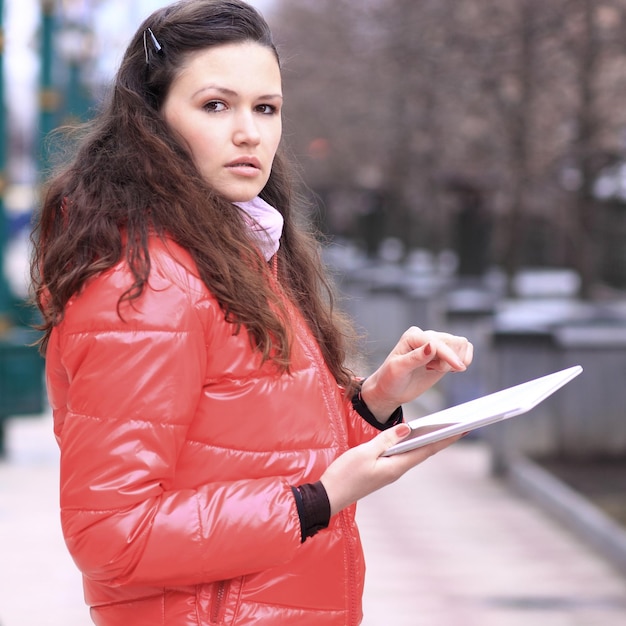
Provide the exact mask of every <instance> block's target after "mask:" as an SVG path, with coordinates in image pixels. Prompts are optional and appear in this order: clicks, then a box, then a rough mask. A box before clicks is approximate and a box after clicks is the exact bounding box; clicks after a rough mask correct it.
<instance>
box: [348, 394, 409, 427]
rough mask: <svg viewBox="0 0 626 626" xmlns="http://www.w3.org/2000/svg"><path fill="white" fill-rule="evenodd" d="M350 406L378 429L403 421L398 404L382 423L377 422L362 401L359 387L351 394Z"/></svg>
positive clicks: (400, 407) (402, 414)
mask: <svg viewBox="0 0 626 626" xmlns="http://www.w3.org/2000/svg"><path fill="white" fill-rule="evenodd" d="M352 407H353V408H354V410H355V411H356V412H357V413H358V414H359V415H360V416H361V417H362V418H363V419H364V420H365V421H366V422H367V423H368V424H371V425H372V426H374V427H375V428H378V430H387V429H388V428H391V427H392V426H396V424H401V423H402V422H403V421H404V413H403V411H402V406H399V407H398V408H397V409H396V410H395V411H394V412H393V413H392V414H391V415H390V416H389V419H388V420H387V421H386V422H385V423H384V424H383V423H381V422H379V421H378V420H377V419H376V416H375V415H374V414H373V413H372V412H371V411H370V410H369V407H368V406H367V404H365V402H364V401H363V398H362V397H361V390H360V389H359V390H358V391H357V392H356V393H355V394H354V395H353V396H352Z"/></svg>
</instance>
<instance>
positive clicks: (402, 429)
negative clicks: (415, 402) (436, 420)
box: [396, 424, 411, 437]
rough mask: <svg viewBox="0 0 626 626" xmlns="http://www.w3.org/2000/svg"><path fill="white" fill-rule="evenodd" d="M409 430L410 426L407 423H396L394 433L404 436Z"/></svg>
mask: <svg viewBox="0 0 626 626" xmlns="http://www.w3.org/2000/svg"><path fill="white" fill-rule="evenodd" d="M410 432H411V427H410V426H409V425H408V424H398V426H397V427H396V434H397V435H398V437H406V436H407V435H408V434H409V433H410Z"/></svg>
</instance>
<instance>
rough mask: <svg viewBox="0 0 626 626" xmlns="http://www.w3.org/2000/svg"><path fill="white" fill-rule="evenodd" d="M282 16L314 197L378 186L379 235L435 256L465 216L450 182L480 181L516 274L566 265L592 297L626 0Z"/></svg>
mask: <svg viewBox="0 0 626 626" xmlns="http://www.w3.org/2000/svg"><path fill="white" fill-rule="evenodd" d="M274 22H275V24H274V27H275V30H276V32H277V33H278V37H279V41H280V42H281V43H282V44H283V47H284V48H285V49H286V50H287V53H288V55H287V59H286V67H285V70H286V71H285V78H286V93H287V103H288V109H287V110H288V112H289V113H288V119H287V128H288V138H289V140H290V142H291V146H292V148H293V149H294V150H295V152H296V155H297V156H298V157H299V158H300V159H301V161H302V162H303V164H304V172H305V179H306V181H307V182H308V183H309V184H310V185H311V186H312V187H313V188H314V189H324V190H328V189H332V190H337V189H340V190H343V191H346V190H350V189H352V190H357V191H362V190H364V189H365V190H371V191H375V192H376V194H377V197H378V198H380V199H381V206H382V207H383V210H384V213H385V217H386V219H385V223H384V224H383V225H382V226H381V227H380V232H379V236H380V237H381V238H382V237H384V236H387V235H394V236H397V237H400V238H402V239H403V241H404V242H405V243H406V244H407V245H408V246H409V247H413V246H418V245H419V246H425V247H429V248H431V249H434V250H437V249H440V248H441V247H443V246H447V245H452V244H453V242H454V237H453V234H454V224H456V223H458V220H457V219H456V217H457V216H456V212H457V211H458V207H455V204H454V203H452V202H451V200H450V198H449V197H448V196H447V195H446V193H445V191H446V189H448V188H449V181H450V179H455V180H465V181H469V183H470V184H471V186H472V187H474V188H476V189H477V191H478V192H479V193H481V195H482V197H483V199H484V200H485V203H486V205H485V207H486V210H488V211H490V212H491V213H492V215H493V217H494V218H495V223H496V225H497V228H495V230H494V237H493V238H494V241H493V251H494V254H495V260H496V261H497V262H498V263H499V264H500V265H502V266H503V267H505V268H506V270H507V272H508V274H509V275H511V276H512V275H514V274H515V273H516V272H517V271H518V269H519V268H520V266H522V265H529V264H539V263H540V264H552V265H569V266H572V267H575V268H576V269H577V270H578V271H579V273H580V275H581V277H582V285H583V287H582V293H583V295H584V296H590V295H591V293H592V291H591V289H592V286H593V285H594V283H595V282H596V281H597V280H598V255H599V254H600V253H601V252H602V242H601V241H597V240H596V239H595V238H594V236H593V234H594V233H596V232H597V225H596V223H595V222H596V215H597V206H596V201H595V197H594V191H593V190H594V184H595V181H596V179H597V176H598V172H599V171H600V169H601V168H602V167H604V166H605V165H606V164H607V163H608V162H611V161H613V162H614V161H619V160H623V159H624V156H625V155H624V151H625V145H624V137H625V133H624V131H625V129H626V107H624V106H622V100H623V95H624V89H625V88H626V49H625V48H626V47H625V44H624V41H625V40H624V37H623V32H624V26H625V25H626V0H551V1H550V2H544V1H543V0H464V1H463V2H461V1H459V0H420V2H414V0H362V1H361V2H359V3H355V2H351V1H349V0H299V2H297V3H294V2H287V1H285V2H283V3H282V4H281V3H279V7H278V10H277V11H276V13H275V14H274ZM340 197H345V194H344V195H343V196H340ZM457 204H458V203H457ZM335 211H337V208H336V207H329V213H330V218H329V221H330V223H331V226H332V214H333V213H334V212H335ZM346 221H347V219H346V215H345V214H344V215H343V216H342V223H343V224H344V225H345V223H346ZM537 224H542V225H543V229H544V231H545V233H547V234H548V235H549V236H547V237H546V236H537V233H536V232H533V231H534V230H536V228H537ZM537 241H545V242H547V243H545V244H543V249H542V250H539V251H538V250H537V247H536V242H537ZM533 242H534V243H533ZM625 244H626V242H625Z"/></svg>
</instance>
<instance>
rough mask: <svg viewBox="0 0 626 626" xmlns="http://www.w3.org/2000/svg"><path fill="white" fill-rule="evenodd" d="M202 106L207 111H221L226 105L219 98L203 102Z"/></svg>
mask: <svg viewBox="0 0 626 626" xmlns="http://www.w3.org/2000/svg"><path fill="white" fill-rule="evenodd" d="M202 108H203V109H204V110H205V111H208V112H209V113H221V112H222V111H225V110H226V105H225V104H224V103H223V102H220V101H219V100H211V101H209V102H207V103H206V104H204V105H203V106H202Z"/></svg>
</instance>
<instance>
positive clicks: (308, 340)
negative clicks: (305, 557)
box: [296, 311, 359, 626]
mask: <svg viewBox="0 0 626 626" xmlns="http://www.w3.org/2000/svg"><path fill="white" fill-rule="evenodd" d="M296 315H299V313H298V312H297V311H296ZM296 324H297V326H298V327H299V328H300V332H301V333H303V336H304V339H303V342H302V343H303V345H304V346H306V348H307V350H308V351H309V353H310V355H311V358H312V359H313V360H314V362H315V363H316V365H317V368H318V371H319V372H320V375H322V376H324V378H328V377H329V374H326V375H324V374H325V372H326V364H325V363H324V360H323V358H321V355H320V354H319V352H318V350H317V349H316V346H315V344H314V342H313V343H312V337H311V336H310V335H309V332H308V329H307V327H306V324H304V322H303V320H301V319H300V318H298V319H297V321H296ZM303 325H304V327H303ZM333 382H334V381H333ZM329 384H331V383H330V381H329V380H326V381H325V385H329ZM323 394H324V396H325V395H326V391H325V390H323ZM329 415H330V416H331V424H332V426H333V427H334V428H335V431H336V432H337V434H338V435H339V439H340V442H341V446H342V447H343V448H344V449H345V450H347V449H348V441H347V439H346V435H345V431H344V429H343V426H342V425H341V424H338V423H337V421H338V420H335V419H334V418H333V415H334V413H333V411H330V410H329ZM339 516H340V518H341V528H342V531H343V535H344V541H345V542H346V543H345V545H346V552H347V557H348V566H347V579H348V619H349V626H352V625H353V624H354V625H355V626H356V625H357V624H358V623H359V621H358V619H359V618H358V617H357V608H356V607H357V606H358V600H357V598H356V574H355V570H354V562H355V555H354V541H353V537H352V535H351V532H350V524H349V523H348V519H347V514H346V513H345V512H344V511H342V512H341V513H339Z"/></svg>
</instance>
